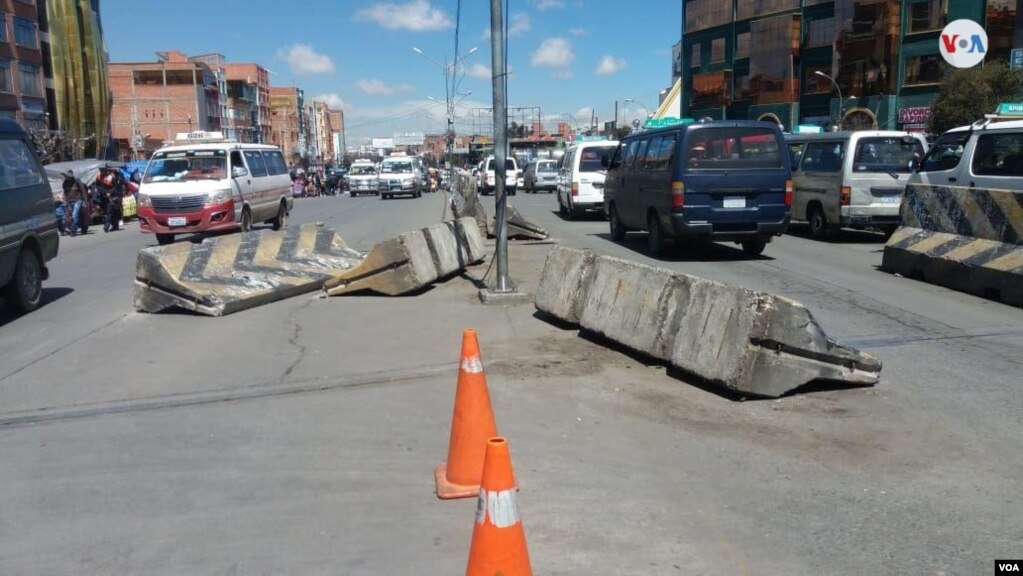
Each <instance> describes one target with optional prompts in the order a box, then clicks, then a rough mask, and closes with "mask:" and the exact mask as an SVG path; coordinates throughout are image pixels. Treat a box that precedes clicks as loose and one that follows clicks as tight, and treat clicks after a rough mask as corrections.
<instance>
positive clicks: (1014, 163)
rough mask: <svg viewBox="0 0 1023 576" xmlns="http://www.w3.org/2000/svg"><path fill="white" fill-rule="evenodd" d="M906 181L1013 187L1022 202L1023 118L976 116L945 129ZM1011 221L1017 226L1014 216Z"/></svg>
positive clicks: (1007, 188) (975, 186)
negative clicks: (973, 120) (974, 119)
mask: <svg viewBox="0 0 1023 576" xmlns="http://www.w3.org/2000/svg"><path fill="white" fill-rule="evenodd" d="M908 183H909V184H916V185H925V186H949V187H952V186H962V187H968V188H981V189H999V190H1013V191H1017V192H1019V194H1020V196H1019V198H1020V200H1018V201H1017V203H1019V204H1023V120H1008V121H995V122H990V121H987V120H980V121H978V122H977V123H975V124H973V125H972V126H962V127H959V128H953V129H952V130H949V131H948V132H945V133H944V134H942V135H941V136H939V137H938V139H937V140H936V141H935V143H934V147H933V148H931V149H930V150H929V151H928V153H927V155H926V156H924V158H923V161H922V162H920V163H919V166H918V169H917V172H916V173H914V174H911V175H910V177H909V181H908ZM995 210H997V209H995ZM1013 210H1015V213H1016V214H1019V213H1020V211H1019V210H1018V209H1016V208H1012V210H1007V211H1006V215H1007V216H1008V214H1009V212H1012V211H1013ZM1010 218H1011V217H1010ZM1015 222H1016V226H1017V229H1019V226H1020V219H1019V217H1018V216H1017V217H1016V218H1015ZM992 224H994V223H993V222H992Z"/></svg>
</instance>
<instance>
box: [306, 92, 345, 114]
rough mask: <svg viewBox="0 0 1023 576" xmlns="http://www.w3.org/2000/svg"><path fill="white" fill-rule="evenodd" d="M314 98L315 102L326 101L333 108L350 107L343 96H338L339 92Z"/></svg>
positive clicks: (342, 108)
mask: <svg viewBox="0 0 1023 576" xmlns="http://www.w3.org/2000/svg"><path fill="white" fill-rule="evenodd" d="M313 100H314V101H315V102H324V103H326V104H327V107H328V108H330V109H331V110H344V109H346V108H348V104H347V103H346V102H345V101H344V100H342V99H341V97H340V96H338V95H337V93H335V92H330V93H328V94H320V95H318V96H313Z"/></svg>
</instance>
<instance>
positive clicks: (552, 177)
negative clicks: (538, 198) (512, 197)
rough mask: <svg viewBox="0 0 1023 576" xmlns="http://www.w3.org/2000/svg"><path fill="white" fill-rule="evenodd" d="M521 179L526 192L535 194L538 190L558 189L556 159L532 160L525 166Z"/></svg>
mask: <svg viewBox="0 0 1023 576" xmlns="http://www.w3.org/2000/svg"><path fill="white" fill-rule="evenodd" d="M522 179H523V184H522V186H523V188H525V190H526V192H527V193H530V192H531V193H533V194H536V193H537V191H539V190H546V191H548V192H554V191H555V190H557V189H558V161H557V160H534V161H533V162H530V163H529V165H528V166H526V171H525V173H524V174H523V176H522Z"/></svg>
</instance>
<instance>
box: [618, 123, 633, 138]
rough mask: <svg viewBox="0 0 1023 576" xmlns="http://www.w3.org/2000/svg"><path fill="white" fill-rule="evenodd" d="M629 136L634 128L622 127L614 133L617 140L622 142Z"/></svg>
mask: <svg viewBox="0 0 1023 576" xmlns="http://www.w3.org/2000/svg"><path fill="white" fill-rule="evenodd" d="M629 134H632V126H621V127H620V128H618V129H617V130H615V133H614V135H615V140H621V139H622V138H625V137H626V136H628V135H629Z"/></svg>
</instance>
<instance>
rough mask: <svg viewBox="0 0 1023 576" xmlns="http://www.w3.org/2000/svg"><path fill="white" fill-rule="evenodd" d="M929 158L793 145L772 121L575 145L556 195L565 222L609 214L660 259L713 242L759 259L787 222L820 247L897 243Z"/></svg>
mask: <svg viewBox="0 0 1023 576" xmlns="http://www.w3.org/2000/svg"><path fill="white" fill-rule="evenodd" d="M926 153H927V142H926V140H924V138H923V137H922V136H921V135H919V134H909V133H906V132H898V131H860V132H833V133H823V134H801V135H786V134H783V133H782V131H781V129H780V127H779V126H777V125H776V124H773V123H767V122H753V121H703V122H697V123H691V124H679V125H676V126H671V127H667V128H661V129H655V130H648V131H643V132H637V133H635V134H633V135H630V136H629V137H627V138H625V139H623V140H622V141H621V142H581V143H577V144H575V145H573V146H570V147H569V148H568V150H567V151H566V153H565V155H564V156H563V157H562V159H561V161H560V162H559V163H558V165H557V171H558V172H557V176H556V177H555V178H554V181H555V184H554V190H555V192H556V194H557V202H558V207H559V211H560V212H561V214H562V215H564V216H565V217H567V218H573V217H575V216H577V215H579V214H582V213H583V212H585V211H588V210H594V209H596V210H600V211H602V212H603V213H604V215H605V216H606V217H607V218H608V220H609V221H610V228H611V236H612V237H613V238H614V239H615V240H616V241H621V240H623V239H624V238H625V235H626V234H627V233H628V232H630V231H643V232H646V233H647V242H648V248H649V250H650V251H651V252H654V253H659V252H661V251H663V249H664V247H665V245H666V244H667V242H668V241H669V240H672V239H674V240H676V242H678V241H686V240H703V239H706V240H714V241H731V242H735V243H738V244H740V245H742V247H743V250H744V251H746V252H747V253H749V254H751V255H758V254H760V253H762V252H763V251H764V249H765V247H766V245H767V244H768V243H769V242H770V241H771V239H772V238H773V237H774V236H777V235H780V234H782V233H784V232H785V231H786V230H787V229H788V226H789V223H790V222H791V221H792V220H798V221H805V222H808V223H809V229H810V232H811V234H812V235H813V236H815V237H824V236H827V235H828V234H830V233H833V232H834V231H835V230H837V229H839V228H840V227H854V228H861V229H863V228H870V229H875V230H880V231H883V232H885V233H887V234H890V233H892V232H893V231H894V230H895V229H896V228H897V227H898V225H899V207H900V202H901V199H902V191H903V190H904V189H905V187H906V184H907V183H908V182H909V180H910V177H911V176H912V175H913V172H914V169H915V168H916V167H917V166H920V165H921V163H922V162H924V158H925V155H926ZM531 166H532V165H531ZM924 166H926V163H925V162H924ZM544 168H546V169H548V170H549V169H550V167H547V166H545V167H544ZM539 169H540V164H539V163H537V166H536V168H534V170H537V171H538V170H539ZM527 172H529V168H527Z"/></svg>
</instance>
